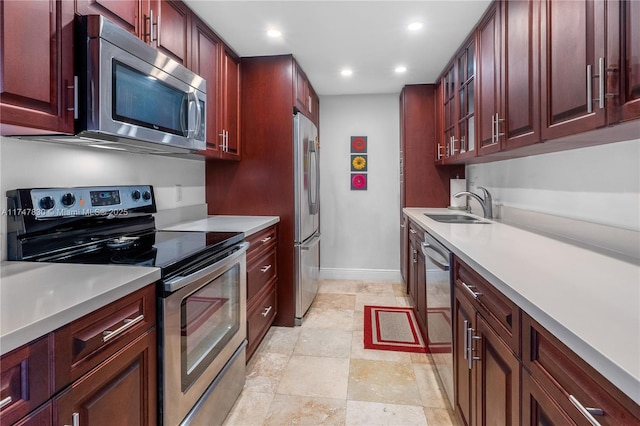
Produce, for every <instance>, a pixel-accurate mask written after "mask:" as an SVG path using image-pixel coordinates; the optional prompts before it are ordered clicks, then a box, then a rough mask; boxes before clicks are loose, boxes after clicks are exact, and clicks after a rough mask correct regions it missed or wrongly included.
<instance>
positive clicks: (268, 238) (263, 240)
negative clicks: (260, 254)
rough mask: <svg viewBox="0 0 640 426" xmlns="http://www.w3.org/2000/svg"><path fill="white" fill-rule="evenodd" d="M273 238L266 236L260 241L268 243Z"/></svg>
mask: <svg viewBox="0 0 640 426" xmlns="http://www.w3.org/2000/svg"><path fill="white" fill-rule="evenodd" d="M272 238H273V237H266V238H263V239H261V240H260V241H261V242H262V244H267V243H268V242H269V241H271V239H272Z"/></svg>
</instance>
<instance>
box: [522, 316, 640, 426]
mask: <svg viewBox="0 0 640 426" xmlns="http://www.w3.org/2000/svg"><path fill="white" fill-rule="evenodd" d="M522 339H523V343H522V344H523V346H522V351H523V364H524V367H525V368H526V369H527V370H528V371H529V372H530V373H531V376H532V377H533V378H534V379H535V380H536V381H537V382H538V383H540V384H541V385H542V387H543V388H544V389H545V390H546V391H547V392H548V393H549V395H551V397H552V398H553V399H554V400H555V401H556V403H557V404H558V405H559V406H560V407H562V409H563V410H564V411H565V412H566V413H568V415H569V416H570V417H571V418H572V419H573V420H574V421H575V422H576V423H578V424H587V422H586V419H585V416H584V415H583V414H582V413H581V412H580V411H579V410H578V408H576V406H575V405H574V403H572V402H571V401H570V399H569V396H570V395H573V397H574V398H575V399H576V400H577V401H578V402H579V403H580V404H582V406H583V407H591V408H599V409H602V410H603V412H604V415H601V416H594V418H595V419H596V420H597V421H598V422H599V423H600V424H602V425H632V424H640V406H638V404H636V403H635V402H633V401H632V400H631V399H630V398H629V397H627V396H626V395H625V394H624V393H622V392H621V391H620V390H619V389H618V388H616V387H615V386H614V385H613V384H611V383H610V382H609V381H608V380H607V379H605V378H604V377H603V376H602V375H601V374H600V373H599V372H597V371H596V370H595V369H594V368H593V367H591V366H590V365H588V364H587V363H586V362H585V361H584V360H583V359H582V358H580V357H579V356H578V355H576V354H575V353H574V352H572V351H571V350H570V349H569V348H568V347H567V346H565V345H564V344H563V343H562V342H560V341H559V340H558V339H557V338H556V337H554V336H552V335H551V334H550V333H549V332H548V331H547V330H545V329H544V328H543V327H542V326H541V325H540V324H538V323H537V322H536V321H535V320H533V319H532V318H531V317H530V316H528V315H527V314H526V313H523V318H522Z"/></svg>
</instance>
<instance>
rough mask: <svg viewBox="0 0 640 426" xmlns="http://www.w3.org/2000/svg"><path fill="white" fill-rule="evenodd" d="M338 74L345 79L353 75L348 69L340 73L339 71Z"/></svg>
mask: <svg viewBox="0 0 640 426" xmlns="http://www.w3.org/2000/svg"><path fill="white" fill-rule="evenodd" d="M340 74H342V75H343V76H345V77H349V76H350V75H351V74H353V71H351V70H350V69H349V68H345V69H343V70H342V71H340Z"/></svg>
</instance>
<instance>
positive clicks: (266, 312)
mask: <svg viewBox="0 0 640 426" xmlns="http://www.w3.org/2000/svg"><path fill="white" fill-rule="evenodd" d="M271 308H273V306H269V307H268V308H265V310H264V312H263V313H262V316H263V317H266V316H267V315H269V312H271Z"/></svg>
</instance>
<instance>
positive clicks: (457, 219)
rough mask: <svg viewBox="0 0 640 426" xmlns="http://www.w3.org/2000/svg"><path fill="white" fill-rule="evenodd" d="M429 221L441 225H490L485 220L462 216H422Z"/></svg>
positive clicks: (426, 214) (427, 214)
mask: <svg viewBox="0 0 640 426" xmlns="http://www.w3.org/2000/svg"><path fill="white" fill-rule="evenodd" d="M424 215H425V216H426V217H428V218H429V219H433V220H435V221H436V222H442V223H491V222H489V221H486V220H482V219H478V218H477V217H473V216H467V215H464V214H429V213H425V214H424Z"/></svg>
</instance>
